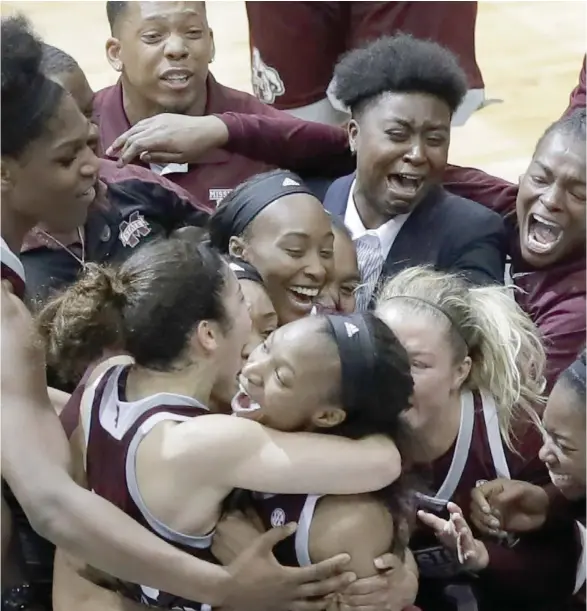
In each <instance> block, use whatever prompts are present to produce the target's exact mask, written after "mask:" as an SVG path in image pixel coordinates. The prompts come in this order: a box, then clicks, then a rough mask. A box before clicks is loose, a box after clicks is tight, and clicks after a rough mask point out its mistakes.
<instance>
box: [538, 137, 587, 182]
mask: <svg viewBox="0 0 587 611" xmlns="http://www.w3.org/2000/svg"><path fill="white" fill-rule="evenodd" d="M585 156H586V155H585V140H583V139H582V138H580V137H579V136H578V135H576V134H571V133H568V132H564V131H554V132H552V133H550V134H548V135H547V136H546V137H544V138H543V139H542V141H541V142H540V144H539V146H538V148H537V149H536V152H535V153H534V157H533V162H534V163H536V164H538V165H541V166H543V167H545V168H546V169H548V170H549V171H551V172H557V173H558V172H564V173H565V174H568V175H569V176H570V177H572V178H575V179H577V180H582V181H583V182H585V172H586V169H585Z"/></svg>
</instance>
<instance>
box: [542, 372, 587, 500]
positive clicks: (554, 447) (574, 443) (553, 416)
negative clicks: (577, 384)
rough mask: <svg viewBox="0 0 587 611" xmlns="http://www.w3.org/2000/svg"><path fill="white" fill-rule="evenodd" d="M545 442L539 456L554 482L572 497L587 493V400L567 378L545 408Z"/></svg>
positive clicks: (558, 383) (559, 383) (560, 382)
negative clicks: (586, 466) (586, 484)
mask: <svg viewBox="0 0 587 611" xmlns="http://www.w3.org/2000/svg"><path fill="white" fill-rule="evenodd" d="M543 427H544V432H543V436H544V445H543V446H542V448H541V450H540V453H539V457H540V459H541V460H542V461H543V462H544V464H545V465H546V467H547V468H548V472H549V474H550V478H551V480H552V483H553V484H554V485H555V486H556V487H557V488H558V489H559V490H560V491H561V492H562V494H564V495H565V496H566V497H567V498H569V499H581V498H583V497H584V496H585V459H586V453H585V400H584V399H581V398H580V397H579V396H578V395H577V393H576V392H575V391H574V390H573V389H572V388H571V387H570V385H569V384H568V382H566V381H565V380H564V379H563V380H560V381H559V382H557V384H556V385H555V387H554V388H553V390H552V392H551V394H550V397H549V398H548V404H547V405H546V409H545V410H544V416H543Z"/></svg>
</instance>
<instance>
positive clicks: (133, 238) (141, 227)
mask: <svg viewBox="0 0 587 611" xmlns="http://www.w3.org/2000/svg"><path fill="white" fill-rule="evenodd" d="M118 229H119V231H120V235H119V236H118V237H119V239H120V241H121V242H122V245H123V246H127V247H129V248H134V247H135V246H136V245H137V244H138V243H139V242H140V240H141V238H144V237H145V236H148V235H149V234H150V233H151V227H149V223H147V221H146V220H145V217H144V216H143V215H142V214H140V213H139V212H133V213H132V214H131V215H130V216H129V217H128V220H127V221H123V222H122V223H120V225H119V227H118Z"/></svg>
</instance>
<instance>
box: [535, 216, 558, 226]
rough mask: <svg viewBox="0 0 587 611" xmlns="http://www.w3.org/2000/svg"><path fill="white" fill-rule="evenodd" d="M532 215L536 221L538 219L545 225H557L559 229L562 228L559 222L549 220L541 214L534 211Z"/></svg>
mask: <svg viewBox="0 0 587 611" xmlns="http://www.w3.org/2000/svg"><path fill="white" fill-rule="evenodd" d="M532 217H533V218H534V220H535V221H538V222H539V223H542V224H543V225H547V226H548V227H556V228H557V229H559V228H560V225H559V224H558V223H555V222H553V221H548V220H547V219H545V218H544V217H542V216H540V215H539V214H534V213H532Z"/></svg>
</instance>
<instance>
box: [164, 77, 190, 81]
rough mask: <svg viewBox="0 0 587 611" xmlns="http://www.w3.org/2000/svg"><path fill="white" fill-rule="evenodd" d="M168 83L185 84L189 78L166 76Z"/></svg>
mask: <svg viewBox="0 0 587 611" xmlns="http://www.w3.org/2000/svg"><path fill="white" fill-rule="evenodd" d="M165 80H166V81H179V82H185V81H187V80H188V77H187V76H166V77H165Z"/></svg>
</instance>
